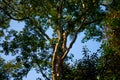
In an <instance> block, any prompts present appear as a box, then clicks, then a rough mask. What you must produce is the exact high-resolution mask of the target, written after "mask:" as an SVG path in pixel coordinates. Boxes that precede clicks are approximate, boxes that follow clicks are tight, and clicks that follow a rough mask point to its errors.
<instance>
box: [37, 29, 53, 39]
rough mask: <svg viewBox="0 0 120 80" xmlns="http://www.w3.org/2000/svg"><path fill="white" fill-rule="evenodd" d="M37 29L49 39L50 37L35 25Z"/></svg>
mask: <svg viewBox="0 0 120 80" xmlns="http://www.w3.org/2000/svg"><path fill="white" fill-rule="evenodd" d="M37 28H38V30H39V31H40V32H41V33H42V35H44V36H45V37H46V39H48V40H49V41H50V40H51V38H50V37H49V36H48V35H47V34H46V33H45V32H44V30H43V29H42V28H40V27H37Z"/></svg>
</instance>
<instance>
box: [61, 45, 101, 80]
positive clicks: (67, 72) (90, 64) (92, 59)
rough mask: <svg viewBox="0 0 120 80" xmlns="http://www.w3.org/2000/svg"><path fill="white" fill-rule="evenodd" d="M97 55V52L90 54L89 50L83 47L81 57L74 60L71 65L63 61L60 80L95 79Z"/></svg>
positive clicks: (97, 63) (97, 62)
mask: <svg viewBox="0 0 120 80" xmlns="http://www.w3.org/2000/svg"><path fill="white" fill-rule="evenodd" d="M98 65H99V57H98V55H97V53H93V54H91V55H90V51H89V50H88V49H87V48H86V47H83V57H82V59H79V60H76V61H75V62H74V64H73V65H70V64H69V63H65V64H64V66H63V72H62V76H61V80H70V79H72V80H97V79H96V78H97V75H98V71H99V70H98V69H97V66H98Z"/></svg>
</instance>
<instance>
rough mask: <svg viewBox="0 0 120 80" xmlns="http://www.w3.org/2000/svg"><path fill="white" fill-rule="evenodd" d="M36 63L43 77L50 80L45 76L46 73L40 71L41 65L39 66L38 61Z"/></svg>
mask: <svg viewBox="0 0 120 80" xmlns="http://www.w3.org/2000/svg"><path fill="white" fill-rule="evenodd" d="M37 65H38V67H39V70H40V72H41V74H42V76H43V77H45V78H46V79H47V80H50V79H49V78H48V77H47V76H46V74H45V73H44V72H43V71H42V68H41V66H40V65H39V64H38V63H37Z"/></svg>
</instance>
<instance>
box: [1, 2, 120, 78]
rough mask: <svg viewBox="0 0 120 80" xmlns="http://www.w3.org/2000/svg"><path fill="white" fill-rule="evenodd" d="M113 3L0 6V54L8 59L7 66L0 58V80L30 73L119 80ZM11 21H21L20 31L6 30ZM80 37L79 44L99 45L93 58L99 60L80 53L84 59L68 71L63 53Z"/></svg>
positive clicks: (119, 26)
mask: <svg viewBox="0 0 120 80" xmlns="http://www.w3.org/2000/svg"><path fill="white" fill-rule="evenodd" d="M119 3H120V2H119V0H113V1H112V0H41V1H39V0H0V38H1V41H0V53H1V54H4V55H7V56H9V55H12V56H13V57H14V59H13V60H10V61H8V62H5V61H4V59H2V57H1V58H0V63H1V64H0V74H2V75H0V79H3V80H9V79H11V78H13V79H15V80H22V79H23V77H24V76H26V75H27V74H28V72H29V71H30V70H31V69H32V68H35V69H36V72H38V73H41V74H42V76H43V77H44V78H45V79H46V80H50V79H52V80H70V79H74V80H80V79H83V80H96V79H98V78H99V79H100V80H101V79H102V80H104V79H105V80H106V79H107V80H111V79H113V80H114V79H115V80H116V79H120V78H119V75H120V74H119V63H118V62H119V51H120V33H119V31H120V23H119V22H120V5H119ZM103 7H105V8H106V10H103V9H102V8H103ZM11 20H15V21H18V22H21V21H23V22H24V23H25V25H24V29H23V30H22V31H15V30H9V27H10V22H11ZM49 30H51V33H50V32H49ZM81 32H84V34H85V36H84V38H83V39H82V42H86V41H88V40H90V39H94V40H96V41H103V43H102V46H101V49H100V50H99V51H98V52H97V53H102V54H101V56H100V57H98V56H97V53H94V54H92V55H89V53H88V52H89V51H88V50H87V48H83V55H84V57H83V58H82V59H80V60H78V61H76V62H75V64H73V65H72V66H71V65H68V64H70V63H67V61H68V60H69V59H71V57H69V56H68V53H69V51H70V49H71V48H72V46H73V44H74V43H75V41H76V39H77V37H78V36H79V34H80V33H81ZM69 38H70V40H69V41H70V43H67V41H68V39H69ZM114 68H115V69H114ZM5 72H6V73H5ZM40 78H41V77H40ZM40 78H39V79H40Z"/></svg>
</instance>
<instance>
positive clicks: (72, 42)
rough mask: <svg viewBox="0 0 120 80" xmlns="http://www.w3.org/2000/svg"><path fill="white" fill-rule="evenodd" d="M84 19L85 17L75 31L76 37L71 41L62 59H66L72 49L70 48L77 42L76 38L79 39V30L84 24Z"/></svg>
mask: <svg viewBox="0 0 120 80" xmlns="http://www.w3.org/2000/svg"><path fill="white" fill-rule="evenodd" d="M84 21H85V18H84V20H83V21H82V23H81V24H80V25H79V27H78V29H77V30H76V31H75V33H74V38H73V40H72V41H71V43H70V44H69V46H68V48H67V50H66V51H65V53H64V54H63V56H62V60H64V59H65V57H66V56H67V54H68V52H69V51H70V49H71V48H72V46H73V44H74V43H75V41H76V39H77V34H78V32H79V31H80V29H81V27H82V26H83V24H84Z"/></svg>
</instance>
